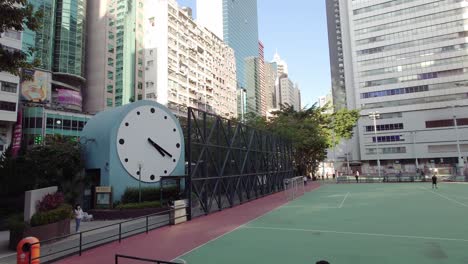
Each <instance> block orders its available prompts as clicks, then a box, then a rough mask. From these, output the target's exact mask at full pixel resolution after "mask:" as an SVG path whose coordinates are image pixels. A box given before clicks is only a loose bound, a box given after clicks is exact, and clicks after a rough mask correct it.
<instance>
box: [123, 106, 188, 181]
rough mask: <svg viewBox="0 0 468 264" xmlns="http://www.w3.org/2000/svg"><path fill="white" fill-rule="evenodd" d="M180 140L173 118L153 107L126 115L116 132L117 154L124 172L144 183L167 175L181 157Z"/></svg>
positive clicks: (142, 107) (181, 141)
mask: <svg viewBox="0 0 468 264" xmlns="http://www.w3.org/2000/svg"><path fill="white" fill-rule="evenodd" d="M182 143H183V138H181V137H180V131H179V126H178V125H177V123H176V121H175V119H174V117H173V116H172V115H169V114H167V113H166V112H165V111H163V110H161V109H159V108H158V107H155V106H140V107H137V108H135V109H133V110H132V111H131V112H129V113H128V114H127V116H126V117H125V118H124V119H123V121H122V123H121V124H120V127H119V130H118V132H117V142H116V144H117V153H118V154H119V159H120V161H121V162H122V165H123V166H124V168H125V169H126V170H127V172H128V173H129V174H130V175H131V176H132V177H134V178H136V179H137V180H141V181H144V182H156V181H159V178H160V176H167V175H170V174H171V172H172V171H173V170H174V169H175V167H176V165H177V163H178V161H179V158H180V154H181V149H182Z"/></svg>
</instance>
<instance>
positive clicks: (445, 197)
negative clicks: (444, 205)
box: [419, 187, 468, 208]
mask: <svg viewBox="0 0 468 264" xmlns="http://www.w3.org/2000/svg"><path fill="white" fill-rule="evenodd" d="M419 188H420V189H424V190H426V191H428V192H431V193H433V194H436V195H438V196H440V197H442V198H444V199H447V200H449V201H452V202H454V203H456V204H459V205H461V206H464V207H467V208H468V205H467V204H464V203H462V202H459V201H457V200H454V199H452V198H450V197H447V196H445V195H442V194H440V193H436V192H434V191H431V190H429V189H427V188H424V187H419Z"/></svg>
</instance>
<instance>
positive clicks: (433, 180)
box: [432, 173, 438, 189]
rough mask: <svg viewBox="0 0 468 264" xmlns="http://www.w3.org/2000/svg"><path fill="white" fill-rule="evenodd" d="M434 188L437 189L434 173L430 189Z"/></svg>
mask: <svg viewBox="0 0 468 264" xmlns="http://www.w3.org/2000/svg"><path fill="white" fill-rule="evenodd" d="M434 187H435V188H436V189H438V188H437V176H436V175H435V173H434V175H433V176H432V189H434Z"/></svg>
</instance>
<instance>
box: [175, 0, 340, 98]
mask: <svg viewBox="0 0 468 264" xmlns="http://www.w3.org/2000/svg"><path fill="white" fill-rule="evenodd" d="M177 1H178V2H179V4H180V5H182V6H189V7H191V8H192V9H193V10H194V17H195V18H196V0H177ZM198 1H203V0H198ZM257 4H258V30H259V38H260V40H261V41H262V42H263V44H264V45H265V48H264V52H265V60H267V61H271V60H272V59H273V55H274V53H275V51H276V50H278V54H279V55H280V56H281V58H282V59H283V60H285V61H286V63H287V64H288V71H289V77H290V78H291V79H292V80H293V81H294V82H295V83H298V84H299V88H300V90H301V97H302V106H303V107H304V106H305V105H309V106H310V105H312V104H313V103H315V102H317V100H318V97H319V96H323V95H326V94H327V93H328V92H329V91H330V86H331V81H330V63H329V57H328V35H327V18H326V12H325V0H289V1H285V0H257Z"/></svg>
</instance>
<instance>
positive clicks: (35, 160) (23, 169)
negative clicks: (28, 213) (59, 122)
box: [0, 135, 87, 202]
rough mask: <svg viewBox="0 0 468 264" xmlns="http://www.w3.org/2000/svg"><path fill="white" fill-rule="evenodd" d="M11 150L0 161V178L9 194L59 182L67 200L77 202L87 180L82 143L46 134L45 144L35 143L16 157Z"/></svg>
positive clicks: (58, 184)
mask: <svg viewBox="0 0 468 264" xmlns="http://www.w3.org/2000/svg"><path fill="white" fill-rule="evenodd" d="M8 153H9V152H7V154H5V155H4V156H3V158H2V159H1V160H0V172H1V175H2V177H1V178H0V179H1V180H2V184H5V186H2V187H3V188H6V190H7V191H8V192H9V195H15V194H19V193H21V192H24V191H25V190H30V189H37V188H43V187H48V186H54V185H56V186H59V189H60V190H61V191H62V192H63V193H65V195H66V199H67V201H69V202H74V200H75V199H76V198H77V197H78V195H79V191H78V190H79V187H80V185H81V184H83V183H85V182H86V180H87V179H85V178H84V176H83V173H82V172H83V168H84V164H83V161H82V159H81V150H80V144H79V143H78V142H74V141H72V140H70V139H69V138H65V137H62V136H58V135H57V136H53V137H47V138H46V141H45V144H44V145H37V146H33V147H32V148H30V149H29V150H28V151H27V152H25V153H24V154H21V155H18V156H17V157H12V156H11V155H10V154H8ZM15 179H16V180H15Z"/></svg>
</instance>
